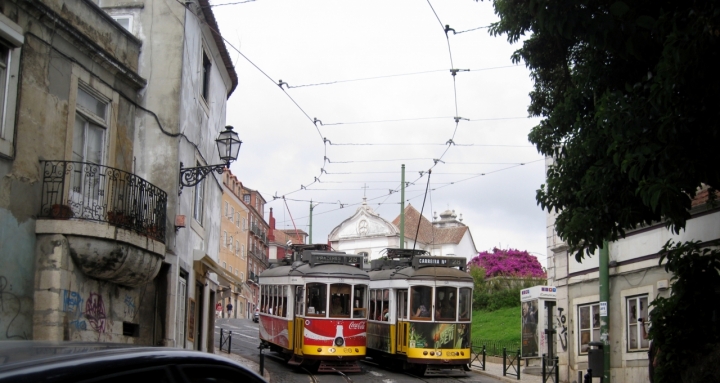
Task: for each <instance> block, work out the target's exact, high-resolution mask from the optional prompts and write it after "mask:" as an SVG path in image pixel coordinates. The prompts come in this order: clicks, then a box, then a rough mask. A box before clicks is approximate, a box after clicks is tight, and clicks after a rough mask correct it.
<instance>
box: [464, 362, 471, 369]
mask: <svg viewBox="0 0 720 383" xmlns="http://www.w3.org/2000/svg"><path fill="white" fill-rule="evenodd" d="M463 370H465V371H472V369H471V368H470V363H467V364H463Z"/></svg>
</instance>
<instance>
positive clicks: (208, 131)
mask: <svg viewBox="0 0 720 383" xmlns="http://www.w3.org/2000/svg"><path fill="white" fill-rule="evenodd" d="M203 5H205V7H204V6H203ZM207 5H208V4H207V1H204V2H203V1H200V3H194V2H187V3H179V2H163V3H160V2H153V1H130V2H127V1H107V0H99V1H90V0H74V1H68V0H64V1H63V0H33V1H27V0H14V1H11V0H8V1H5V2H3V3H2V5H1V7H2V9H1V11H2V17H0V46H1V47H3V51H2V55H3V59H4V60H5V64H6V65H4V66H3V67H4V70H5V72H4V73H2V74H1V75H2V78H3V79H4V83H3V86H4V87H5V89H4V91H5V94H6V95H7V97H5V99H4V100H3V101H2V102H3V111H4V112H3V116H2V132H1V134H0V138H2V139H1V140H0V144H1V145H0V253H1V254H3V257H2V258H1V259H0V270H2V274H4V275H0V289H1V290H2V291H0V293H2V294H3V307H2V312H1V313H0V325H1V326H4V327H5V328H4V330H5V331H1V332H0V333H1V334H0V338H8V339H50V340H91V341H115V342H126V343H137V344H153V345H168V346H175V347H187V348H195V349H199V350H208V349H211V348H212V341H213V335H212V334H213V326H212V318H213V315H211V310H212V302H214V300H215V299H214V295H215V291H216V290H217V286H218V278H217V275H216V273H215V272H216V271H219V267H218V265H217V259H218V246H217V243H218V242H219V238H220V234H219V227H220V222H219V220H220V217H219V214H216V212H217V211H219V210H220V201H221V194H222V186H221V182H220V180H219V175H209V176H208V177H207V178H206V179H205V180H204V181H203V182H202V183H200V184H199V185H198V186H196V187H192V188H185V189H184V190H182V194H179V192H180V191H181V190H180V186H179V179H180V174H179V173H180V166H181V162H182V163H184V164H185V166H195V165H197V164H215V163H218V161H219V160H218V154H217V150H216V148H215V143H214V139H215V138H216V137H217V136H218V134H219V132H220V131H221V129H222V128H223V127H224V126H225V105H226V100H227V98H228V97H229V95H230V94H231V93H232V91H233V90H234V88H235V86H236V85H237V76H236V74H235V72H234V69H233V67H232V64H231V61H230V59H229V56H228V54H227V51H226V49H225V46H224V44H223V43H222V40H221V38H220V37H219V35H218V33H217V25H215V21H214V18H213V17H212V11H211V10H210V8H209V7H207ZM184 217H187V218H186V219H185V222H184V223H183V218H184ZM10 302H12V303H10Z"/></svg>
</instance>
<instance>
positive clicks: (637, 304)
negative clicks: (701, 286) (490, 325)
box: [540, 160, 720, 382]
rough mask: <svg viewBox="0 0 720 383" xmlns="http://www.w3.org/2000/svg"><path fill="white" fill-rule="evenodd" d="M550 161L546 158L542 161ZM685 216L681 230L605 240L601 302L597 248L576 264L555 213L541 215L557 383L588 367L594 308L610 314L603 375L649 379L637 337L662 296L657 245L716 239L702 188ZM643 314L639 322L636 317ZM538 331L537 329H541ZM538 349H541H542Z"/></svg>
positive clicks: (719, 236)
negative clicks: (605, 292)
mask: <svg viewBox="0 0 720 383" xmlns="http://www.w3.org/2000/svg"><path fill="white" fill-rule="evenodd" d="M547 164H548V165H549V164H551V160H547ZM690 213H691V215H692V218H690V219H689V220H688V221H687V226H686V228H685V230H683V231H681V232H680V233H679V234H674V233H672V232H671V231H670V230H668V229H667V228H666V227H665V225H664V224H663V223H658V224H655V225H652V226H648V227H643V228H639V229H636V230H629V231H627V233H626V236H625V238H622V239H620V240H618V241H614V242H610V243H609V244H608V252H609V254H608V256H609V267H608V275H609V277H608V289H609V296H608V301H607V303H606V304H603V305H601V302H600V271H599V266H600V263H599V251H598V252H596V253H595V254H593V255H592V256H585V259H583V261H582V263H580V262H577V261H576V260H575V254H574V253H572V252H569V251H568V246H567V244H565V243H564V242H563V241H562V240H561V239H560V238H559V237H558V235H557V233H556V231H555V214H548V215H547V245H548V263H547V266H548V267H547V278H548V281H547V284H548V285H549V286H555V287H556V289H557V296H556V298H557V306H556V308H555V310H554V312H553V313H552V318H551V319H550V320H551V322H552V323H553V324H554V327H555V329H556V331H557V334H556V339H555V343H554V345H555V346H554V349H555V350H556V352H557V356H558V359H559V362H558V363H559V371H560V381H561V382H573V381H579V380H578V379H580V376H581V375H582V376H584V375H585V374H586V373H587V369H588V354H589V352H588V351H589V350H590V342H600V341H603V339H602V336H601V332H600V325H601V322H600V314H601V310H602V309H601V306H604V307H605V308H604V309H605V310H607V315H608V317H609V321H608V323H609V327H608V330H609V331H608V335H609V336H608V342H609V345H610V380H611V381H613V382H649V381H650V380H649V375H648V349H649V345H650V343H649V340H648V339H645V338H644V337H643V328H642V326H646V328H645V330H646V331H647V330H648V327H649V326H651V325H652V317H651V316H650V315H649V314H650V312H651V311H652V309H651V308H649V307H648V306H649V304H650V303H651V302H652V301H653V300H654V299H655V298H657V297H665V298H667V297H669V296H670V293H671V289H672V285H671V279H672V275H671V274H669V273H667V272H666V271H665V268H664V266H662V265H660V264H659V260H660V250H661V249H662V247H663V245H664V244H665V243H666V242H667V241H668V240H670V239H672V240H673V241H675V242H685V241H690V240H693V241H701V242H702V243H717V241H718V240H720V209H718V208H716V207H712V206H711V205H710V204H708V203H707V193H706V192H705V193H701V194H700V195H699V198H696V199H695V201H693V208H692V210H691V212H690ZM640 318H643V321H644V324H643V323H640V322H639V321H638V320H639V319H640ZM541 335H544V334H541ZM546 352H547V350H541V351H540V353H546Z"/></svg>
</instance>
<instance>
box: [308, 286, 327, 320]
mask: <svg viewBox="0 0 720 383" xmlns="http://www.w3.org/2000/svg"><path fill="white" fill-rule="evenodd" d="M307 286H308V287H307V303H306V307H307V315H310V316H325V310H326V308H327V285H326V284H324V283H308V285H307Z"/></svg>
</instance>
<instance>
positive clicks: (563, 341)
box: [555, 307, 567, 351]
mask: <svg viewBox="0 0 720 383" xmlns="http://www.w3.org/2000/svg"><path fill="white" fill-rule="evenodd" d="M557 310H558V315H557V316H555V320H556V321H557V327H556V328H561V329H562V331H560V337H559V338H560V346H562V349H563V351H567V318H566V317H565V315H563V313H562V312H563V310H564V309H563V308H562V307H558V309H557Z"/></svg>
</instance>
